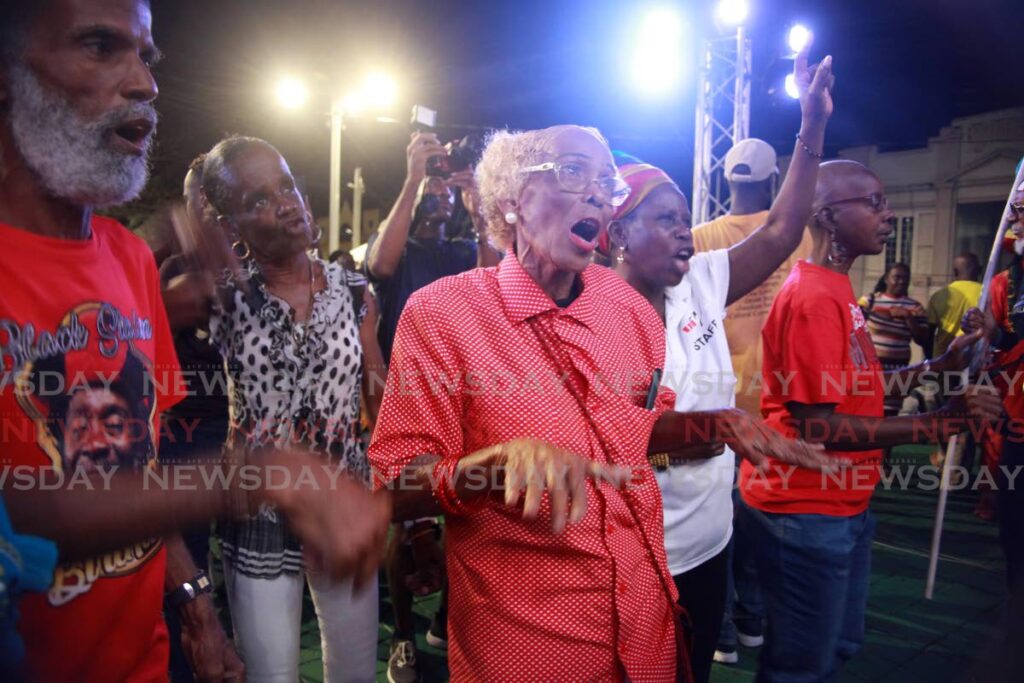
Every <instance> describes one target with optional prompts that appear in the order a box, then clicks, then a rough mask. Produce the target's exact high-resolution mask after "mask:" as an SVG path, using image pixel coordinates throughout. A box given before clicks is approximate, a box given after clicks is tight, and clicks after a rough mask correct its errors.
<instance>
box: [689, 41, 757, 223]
mask: <svg viewBox="0 0 1024 683" xmlns="http://www.w3.org/2000/svg"><path fill="white" fill-rule="evenodd" d="M694 134H695V137H696V139H695V142H694V159H693V222H694V225H697V224H700V223H704V222H706V221H709V220H711V219H712V218H716V217H718V216H721V215H722V214H724V213H727V212H728V211H729V187H728V185H727V184H726V182H725V168H724V167H725V154H726V152H728V151H729V149H730V148H731V147H732V146H733V145H734V144H736V143H737V142H739V141H740V140H743V139H744V138H746V137H748V136H749V134H750V40H749V39H747V37H746V35H745V32H744V30H743V27H742V26H741V27H739V28H737V29H736V32H735V33H734V34H732V35H728V36H722V37H718V38H712V39H710V40H708V41H706V42H705V43H704V54H703V59H702V64H701V73H700V83H699V90H698V92H697V125H696V127H695V131H694Z"/></svg>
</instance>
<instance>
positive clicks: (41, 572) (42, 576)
mask: <svg viewBox="0 0 1024 683" xmlns="http://www.w3.org/2000/svg"><path fill="white" fill-rule="evenodd" d="M56 566H57V546H56V545H55V544H54V543H53V542H52V541H47V540H46V539H42V538H36V537H34V536H23V535H19V534H16V533H14V529H13V528H11V522H10V520H9V519H8V518H7V508H5V507H4V504H3V498H2V497H0V675H3V677H4V678H5V680H6V675H5V673H4V672H7V673H10V672H11V671H12V670H14V669H16V668H17V666H18V664H19V663H20V662H21V660H22V659H23V658H24V657H25V645H24V643H22V641H21V637H20V636H19V635H18V631H17V621H18V610H17V603H18V598H19V597H20V596H21V595H22V594H24V593H25V592H28V591H34V592H42V591H45V590H46V589H47V588H49V587H50V583H51V582H52V581H53V570H54V568H55V567H56Z"/></svg>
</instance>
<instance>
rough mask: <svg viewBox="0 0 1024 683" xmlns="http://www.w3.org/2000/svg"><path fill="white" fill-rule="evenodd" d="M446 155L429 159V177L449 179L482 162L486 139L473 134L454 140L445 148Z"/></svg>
mask: <svg viewBox="0 0 1024 683" xmlns="http://www.w3.org/2000/svg"><path fill="white" fill-rule="evenodd" d="M444 151H445V154H444V155H441V156H435V157H430V158H429V159H427V175H428V176H436V177H439V178H447V177H448V176H450V175H451V174H452V173H455V172H457V171H464V170H466V169H467V168H469V167H470V166H473V165H475V164H476V162H478V161H480V157H481V156H483V153H484V138H483V136H482V135H480V134H478V133H471V134H470V135H467V136H466V137H464V138H461V139H459V140H452V141H451V142H449V143H448V144H447V145H445V146H444Z"/></svg>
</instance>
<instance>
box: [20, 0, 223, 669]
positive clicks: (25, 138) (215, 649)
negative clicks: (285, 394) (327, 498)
mask: <svg viewBox="0 0 1024 683" xmlns="http://www.w3.org/2000/svg"><path fill="white" fill-rule="evenodd" d="M150 21H151V19H150V9H149V2H148V1H146V0H135V1H129V2H125V1H123V0H120V1H119V0H80V1H74V2H73V1H72V0H48V1H46V2H39V1H38V0H5V2H4V3H3V8H2V9H0V27H2V28H0V50H2V54H0V57H2V70H3V71H2V80H0V84H2V85H0V103H2V106H0V111H2V115H0V116H2V118H0V150H2V160H0V161H2V164H0V167H2V168H3V169H4V173H3V176H2V180H0V244H3V249H2V250H0V290H2V291H3V297H2V299H0V428H2V433H3V436H2V442H3V444H4V450H3V453H2V455H0V460H2V464H3V465H8V466H12V465H13V466H19V465H20V466H30V467H43V468H52V472H53V475H54V477H55V478H56V477H59V476H63V477H65V481H67V480H68V479H71V478H79V479H81V480H84V479H85V476H86V475H93V476H104V475H105V473H107V472H109V471H110V469H111V465H117V466H118V467H119V468H121V469H130V470H135V471H141V470H142V469H143V468H145V467H147V466H149V465H151V464H152V463H153V461H154V459H155V457H156V447H155V443H156V437H157V435H158V433H159V413H160V412H161V411H163V410H166V409H167V408H168V407H170V406H171V405H173V404H174V403H175V402H176V401H178V400H180V398H181V390H180V376H179V370H178V362H177V358H176V356H175V353H174V347H173V344H172V340H171V335H170V330H169V328H168V324H167V317H166V314H165V312H164V306H163V302H162V299H161V293H160V283H159V279H158V276H157V271H156V267H155V264H154V261H153V256H152V254H151V253H150V252H149V249H148V248H147V247H146V245H145V243H144V242H143V241H142V240H141V239H138V238H137V237H135V236H134V235H132V234H131V233H130V232H128V231H127V230H126V229H125V228H124V227H122V226H121V225H119V224H118V223H117V222H115V221H113V220H110V219H108V218H102V217H99V216H95V215H93V208H94V207H102V206H108V205H113V204H119V203H123V202H125V201H128V200H130V199H132V198H133V197H135V196H136V195H137V194H138V193H139V191H140V190H141V189H142V187H143V186H144V185H145V183H146V177H147V156H148V152H149V147H150V143H151V140H152V133H153V130H154V127H155V124H156V113H155V111H154V108H153V105H152V101H153V99H154V98H155V97H156V94H157V88H156V83H155V82H154V80H153V76H152V74H151V73H150V65H151V64H152V62H153V60H154V59H155V58H156V56H157V50H156V48H155V46H154V45H153V40H152V37H151V32H150ZM130 512H131V511H127V510H126V513H130ZM39 514H42V515H45V514H46V511H45V510H39ZM195 578H197V572H196V569H195V567H194V566H193V564H192V561H191V559H190V558H189V555H188V552H187V551H185V549H184V546H183V545H182V544H181V541H180V537H177V536H174V537H168V538H167V539H166V540H161V539H160V538H152V539H149V540H145V541H141V542H137V543H134V544H131V545H128V546H127V547H124V548H122V549H121V550H118V551H115V552H110V553H107V554H104V555H102V556H100V557H96V558H93V559H88V560H79V561H74V562H67V563H65V564H63V565H61V566H59V567H58V568H57V570H56V572H55V575H54V581H53V584H52V585H51V587H50V589H49V591H48V592H47V593H45V594H36V595H33V596H31V597H30V598H27V599H26V600H25V601H24V602H23V603H22V605H21V613H22V618H21V622H20V624H19V628H20V631H21V634H22V636H23V638H24V640H25V645H26V650H27V659H26V665H27V666H28V668H29V670H30V674H29V675H32V676H34V677H36V678H38V679H39V680H44V681H48V682H49V681H63V680H75V681H114V680H117V681H143V680H145V681H152V680H159V679H162V678H166V675H167V631H166V628H165V626H164V622H163V617H162V606H163V597H164V592H165V589H166V590H174V589H175V588H177V587H178V586H180V585H182V584H184V583H185V582H188V581H190V580H193V579H195ZM181 610H182V615H183V621H184V622H185V624H186V631H187V636H188V638H189V640H190V641H191V642H192V643H194V644H195V647H193V651H194V652H195V653H199V655H198V656H197V657H196V658H195V659H196V664H197V665H198V670H199V672H200V673H201V674H202V676H203V678H204V679H207V680H212V679H220V678H223V677H224V675H225V674H226V673H231V672H235V673H240V672H241V670H242V666H241V663H240V662H239V660H238V658H237V656H236V655H235V654H234V650H233V648H232V647H231V645H230V643H229V642H228V641H227V639H226V638H225V636H224V634H223V632H222V630H221V629H220V626H219V624H218V622H217V620H216V614H215V612H214V609H213V605H212V602H211V601H210V599H209V596H208V595H204V596H201V597H199V598H198V599H195V600H192V601H190V602H188V603H187V604H185V605H184V606H183V607H182V608H181Z"/></svg>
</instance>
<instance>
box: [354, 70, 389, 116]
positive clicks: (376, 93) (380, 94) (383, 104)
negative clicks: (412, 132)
mask: <svg viewBox="0 0 1024 683" xmlns="http://www.w3.org/2000/svg"><path fill="white" fill-rule="evenodd" d="M397 92H398V88H397V86H395V82H394V80H392V79H391V77H389V76H386V75H384V74H382V73H372V74H370V75H368V76H367V77H366V80H364V81H363V88H362V91H361V93H360V95H361V96H362V99H363V101H364V102H365V103H366V104H367V105H368V106H371V107H377V108H380V109H383V108H387V107H389V106H391V104H392V103H394V101H395V95H396V93H397Z"/></svg>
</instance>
